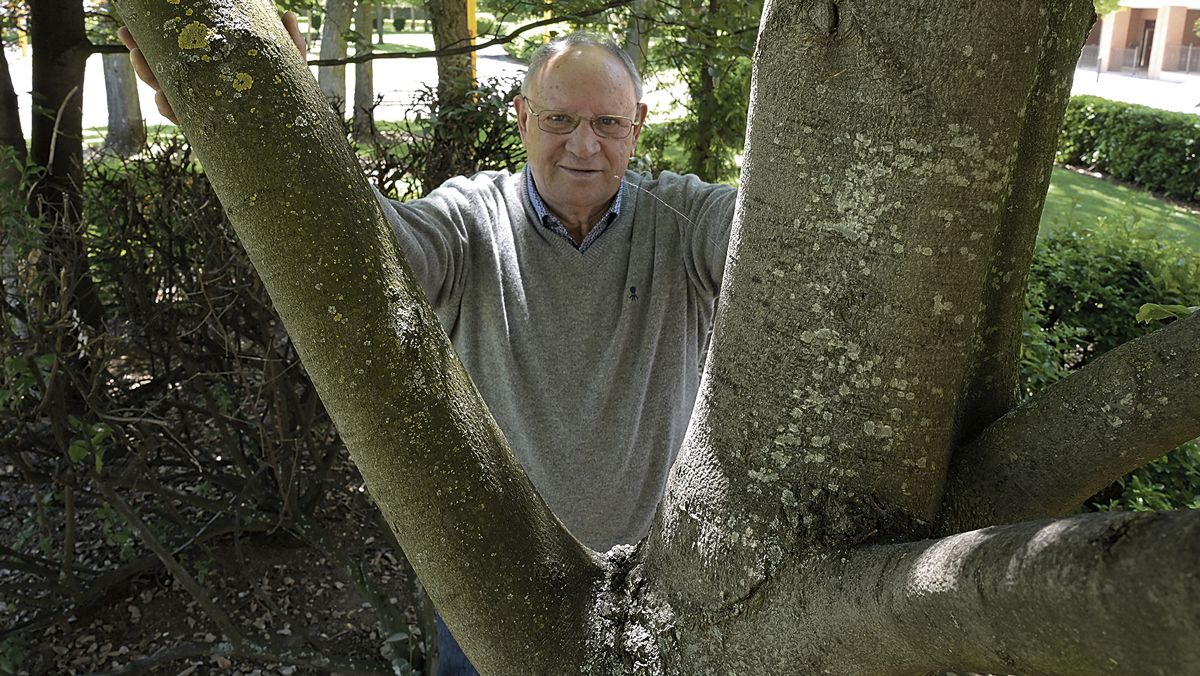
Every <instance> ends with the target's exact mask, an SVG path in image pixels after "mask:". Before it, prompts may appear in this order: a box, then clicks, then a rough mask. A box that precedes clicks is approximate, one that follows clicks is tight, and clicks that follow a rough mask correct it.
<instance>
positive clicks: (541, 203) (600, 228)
mask: <svg viewBox="0 0 1200 676" xmlns="http://www.w3.org/2000/svg"><path fill="white" fill-rule="evenodd" d="M525 192H526V194H527V195H528V196H529V203H530V205H532V206H533V213H534V214H536V215H537V219H538V223H539V224H540V225H541V226H542V227H544V228H547V229H548V230H550V231H552V232H555V233H557V234H558V235H560V236H561V237H564V238H566V240H567V241H568V242H570V243H571V246H575V240H574V239H573V238H572V237H571V233H570V232H568V231H567V228H566V226H565V225H563V222H562V221H561V220H560V219H559V218H558V217H557V216H555V215H554V212H552V211H550V207H548V206H546V202H545V200H543V199H542V195H541V193H539V192H538V189H537V185H535V184H534V181H533V172H532V171H530V170H529V166H528V165H526V166H525ZM624 195H625V182H624V181H621V187H619V188H618V189H617V194H616V196H615V197H613V200H612V203H611V204H609V205H608V211H605V212H604V214H603V215H601V216H600V219H599V220H598V221H596V223H595V225H593V226H592V229H591V230H589V231H588V234H587V236H586V237H584V238H583V241H582V242H580V243H579V246H577V247H576V248H577V249H579V253H583V252H584V251H587V248H588V247H589V246H591V245H592V243H593V242H595V241H596V240H597V239H598V238H599V237H600V235H601V234H603V233H604V231H605V230H607V229H608V226H609V225H611V224H612V222H613V221H615V220H617V217H618V216H620V215H621V198H622V197H623V196H624Z"/></svg>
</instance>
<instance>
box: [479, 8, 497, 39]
mask: <svg viewBox="0 0 1200 676" xmlns="http://www.w3.org/2000/svg"><path fill="white" fill-rule="evenodd" d="M499 27H500V24H498V23H497V22H496V17H494V16H492V15H491V14H488V13H486V12H479V13H477V14H476V15H475V34H476V35H485V36H486V35H496V34H497V33H496V29H498V28H499Z"/></svg>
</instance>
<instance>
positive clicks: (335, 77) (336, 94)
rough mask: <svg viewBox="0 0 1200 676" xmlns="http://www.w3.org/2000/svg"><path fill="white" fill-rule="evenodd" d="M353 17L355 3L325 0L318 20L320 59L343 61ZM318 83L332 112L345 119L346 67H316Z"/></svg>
mask: <svg viewBox="0 0 1200 676" xmlns="http://www.w3.org/2000/svg"><path fill="white" fill-rule="evenodd" d="M353 16H354V0H325V14H324V16H323V17H322V19H321V51H320V57H321V59H322V60H325V59H344V58H346V40H347V39H348V37H349V35H350V20H351V18H352V17H353ZM317 81H318V82H319V83H320V84H321V91H322V92H323V93H324V94H325V98H326V100H328V101H329V104H330V105H331V106H333V109H334V110H336V111H337V112H338V114H339V115H340V116H342V117H345V116H346V66H345V64H341V65H336V66H318V67H317Z"/></svg>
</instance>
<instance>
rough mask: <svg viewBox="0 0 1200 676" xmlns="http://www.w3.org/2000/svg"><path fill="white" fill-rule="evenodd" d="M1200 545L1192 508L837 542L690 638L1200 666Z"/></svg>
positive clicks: (727, 646)
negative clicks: (840, 545)
mask: <svg viewBox="0 0 1200 676" xmlns="http://www.w3.org/2000/svg"><path fill="white" fill-rule="evenodd" d="M1198 557H1200V512H1192V511H1184V512H1165V513H1137V514H1131V513H1106V514H1090V515H1086V516H1081V517H1073V518H1070V519H1062V520H1055V521H1038V522H1030V523H1024V524H1017V525H1010V526H1000V527H995V528H988V529H985V530H978V531H972V532H969V533H962V534H959V535H954V536H951V537H947V538H944V539H941V540H925V541H921V542H914V543H907V544H897V545H880V546H872V547H866V548H863V549H860V550H857V551H849V552H831V553H828V554H823V555H816V556H812V557H808V558H804V559H799V560H797V561H795V562H793V563H789V564H788V565H787V566H786V567H785V568H783V569H782V570H780V571H779V573H778V574H777V575H776V576H775V577H774V578H773V579H771V580H770V581H768V582H767V583H766V584H765V585H764V586H763V587H762V588H761V589H760V590H759V592H758V593H757V594H756V595H755V596H754V597H751V598H750V599H748V600H746V601H744V602H742V603H740V604H736V605H733V606H731V607H730V610H729V613H728V614H727V615H726V616H725V617H718V618H712V617H705V618H703V620H704V622H703V623H697V624H696V625H695V626H689V625H688V624H687V621H688V619H689V618H681V622H680V627H679V629H678V632H679V635H678V639H677V640H678V642H679V643H680V644H683V645H689V644H692V645H694V644H695V642H697V641H718V642H719V643H718V645H716V646H714V647H712V649H711V653H713V654H717V655H720V656H721V659H722V660H724V661H723V662H722V667H721V669H722V670H723V671H722V673H762V674H767V673H777V674H783V673H796V665H803V669H802V671H803V673H811V674H846V675H858V674H873V675H876V676H889V675H895V676H899V675H901V674H904V675H909V674H917V673H930V672H935V671H936V672H941V671H943V670H947V669H949V670H953V671H955V672H963V671H967V672H978V673H984V674H1055V675H1056V676H1072V675H1078V676H1092V675H1093V674H1129V675H1131V676H1132V675H1141V674H1192V673H1200V642H1197V641H1196V640H1195V639H1196V636H1197V635H1198V634H1200V606H1197V604H1196V599H1197V598H1198V597H1200V574H1198V573H1197V572H1196V570H1195V562H1196V561H1197V560H1200V558H1198ZM693 619H696V618H693ZM692 631H696V633H695V634H693V633H692ZM866 646H869V648H866ZM689 669H690V670H691V673H715V671H716V669H709V668H706V665H705V664H698V665H697V664H690V665H689Z"/></svg>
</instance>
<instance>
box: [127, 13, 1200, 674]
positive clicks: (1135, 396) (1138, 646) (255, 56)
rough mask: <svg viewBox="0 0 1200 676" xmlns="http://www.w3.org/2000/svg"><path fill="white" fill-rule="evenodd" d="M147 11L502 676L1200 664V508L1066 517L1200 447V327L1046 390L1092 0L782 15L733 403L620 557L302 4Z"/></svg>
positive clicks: (410, 517)
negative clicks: (565, 485)
mask: <svg viewBox="0 0 1200 676" xmlns="http://www.w3.org/2000/svg"><path fill="white" fill-rule="evenodd" d="M116 4H117V6H118V8H119V10H120V11H121V12H122V14H123V15H124V16H125V18H126V20H127V21H128V23H129V25H130V28H131V29H132V30H133V33H134V35H135V37H136V38H137V40H138V41H139V43H140V44H141V45H142V46H143V48H144V50H145V53H146V55H147V57H148V59H149V60H150V62H151V63H152V64H153V65H154V67H155V69H156V71H157V73H158V77H159V79H160V81H161V82H162V83H163V84H164V87H165V90H166V92H167V95H168V97H169V98H170V100H171V102H172V104H173V105H174V107H175V110H176V111H177V113H178V114H179V116H180V119H181V123H182V126H183V128H184V130H185V131H186V132H187V134H188V136H189V138H190V139H191V141H192V143H193V144H194V147H195V150H196V152H197V154H198V155H200V157H201V159H202V161H203V163H204V166H205V168H206V170H207V172H208V173H209V176H210V179H211V180H212V182H213V184H214V186H215V187H216V189H217V191H218V193H219V194H220V196H221V199H222V202H223V203H224V205H225V207H226V209H227V211H228V213H229V216H230V219H231V221H232V222H233V224H234V226H235V229H236V230H237V232H238V235H239V237H240V238H241V239H242V241H243V243H244V244H245V246H246V248H247V250H248V252H249V254H250V256H251V257H252V259H253V260H254V262H255V265H256V267H257V269H258V270H259V272H260V273H261V276H262V278H263V280H264V282H265V284H266V285H267V287H268V289H269V290H270V292H271V295H272V298H273V301H274V303H275V304H276V307H277V308H278V310H279V312H280V315H281V316H282V318H283V320H284V322H285V324H286V325H287V327H288V330H289V332H290V334H291V336H292V338H293V340H294V341H295V343H296V345H297V346H298V349H299V350H300V352H301V355H302V357H303V359H304V362H305V364H306V366H307V368H308V370H309V373H310V374H311V376H312V378H313V380H314V382H316V384H317V387H318V389H319V391H320V392H321V396H322V399H323V400H324V402H325V404H326V406H327V408H328V410H329V412H330V414H331V415H332V417H333V419H334V420H335V421H336V423H337V425H338V427H339V429H340V431H341V433H342V435H343V438H344V439H345V442H346V445H347V447H348V449H349V450H350V453H351V455H352V457H353V459H354V461H355V463H356V464H357V466H358V467H359V469H360V471H361V472H362V475H363V477H364V479H365V480H366V483H367V485H368V487H369V488H370V490H371V493H372V495H373V497H374V499H375V500H376V502H377V503H378V504H379V506H380V508H381V510H382V511H383V513H384V515H385V517H386V518H387V520H388V523H389V525H390V526H391V528H392V529H393V530H394V531H395V533H396V535H397V538H398V540H399V541H400V542H401V543H402V544H403V546H404V548H405V550H406V552H407V553H408V554H409V556H410V558H411V560H412V563H413V565H414V567H415V568H416V570H417V572H418V574H419V575H420V576H421V579H422V580H423V581H424V583H425V585H426V587H427V588H428V589H429V591H430V594H431V595H432V596H433V598H434V600H435V602H436V603H437V604H438V606H439V609H440V610H441V612H442V613H443V615H444V617H445V619H446V621H447V623H448V624H449V625H450V626H451V628H452V629H453V630H454V632H455V634H456V635H457V636H459V637H460V639H461V641H462V644H463V646H464V648H465V649H466V651H467V653H468V655H469V656H470V657H471V659H472V661H473V662H474V663H475V664H476V665H477V666H478V667H479V668H480V669H481V670H482V671H483V672H484V673H561V672H562V671H564V670H566V669H570V670H575V669H580V670H582V671H583V672H585V673H617V672H642V673H847V674H864V673H870V674H910V673H926V672H930V671H934V670H937V669H946V668H956V669H963V670H975V671H992V672H997V673H1014V672H1016V673H1055V674H1070V673H1078V674H1094V673H1129V674H1135V673H1136V674H1142V673H1191V672H1194V671H1197V670H1200V644H1197V642H1196V641H1195V636H1196V634H1197V630H1198V629H1200V610H1198V609H1197V608H1198V605H1197V603H1196V601H1197V599H1198V598H1200V578H1198V576H1197V574H1196V573H1195V571H1194V564H1195V561H1196V560H1197V556H1198V555H1200V518H1198V515H1197V514H1196V513H1193V512H1182V513H1148V514H1117V513H1109V514H1099V515H1088V516H1080V517H1072V518H1061V515H1063V514H1065V513H1067V512H1069V511H1070V510H1071V509H1072V508H1074V507H1075V506H1077V505H1078V504H1079V503H1080V502H1081V501H1082V500H1084V499H1085V498H1086V497H1087V496H1089V495H1090V494H1092V493H1094V492H1095V491H1096V490H1097V489H1099V488H1101V487H1103V486H1105V485H1107V484H1108V483H1109V482H1110V481H1111V480H1113V479H1114V478H1116V477H1117V476H1119V475H1120V474H1122V473H1123V472H1125V471H1127V470H1128V469H1130V468H1132V467H1134V466H1137V465H1139V464H1141V463H1143V462H1145V461H1147V460H1149V459H1150V458H1153V457H1156V456H1157V455H1161V454H1162V453H1163V452H1165V451H1166V450H1167V449H1169V448H1171V447H1172V446H1174V445H1176V444H1178V443H1180V442H1182V441H1184V440H1187V439H1190V438H1192V437H1195V436H1196V435H1197V434H1198V433H1200V387H1198V386H1197V385H1196V382H1197V378H1200V355H1198V354H1197V351H1196V350H1195V349H1193V348H1194V345H1195V344H1196V341H1197V338H1198V335H1200V316H1195V315H1193V316H1192V317H1190V318H1186V319H1181V320H1179V321H1176V322H1175V323H1173V324H1171V325H1169V326H1167V327H1166V328H1163V329H1160V330H1159V331H1157V332H1155V333H1153V334H1151V335H1149V336H1147V337H1145V338H1142V339H1139V340H1137V341H1135V342H1133V343H1130V344H1127V345H1125V346H1123V347H1121V348H1118V349H1116V350H1113V351H1112V352H1111V353H1109V354H1108V355H1106V356H1105V357H1103V358H1101V359H1098V360H1096V361H1095V362H1094V363H1092V364H1090V365H1089V366H1087V367H1085V368H1083V369H1081V370H1079V371H1078V372H1077V373H1075V374H1073V375H1072V376H1070V377H1068V378H1067V379H1065V380H1063V381H1061V382H1060V383H1058V384H1056V385H1054V386H1052V387H1050V388H1048V389H1046V390H1044V391H1043V392H1041V393H1039V394H1038V395H1036V396H1034V397H1033V398H1031V399H1030V400H1028V401H1027V402H1025V403H1024V404H1022V405H1020V406H1019V407H1015V402H1016V390H1017V365H1016V355H1017V345H1018V339H1019V332H1020V327H1021V323H1020V317H1021V312H1022V295H1023V290H1024V285H1025V275H1026V269H1027V267H1028V263H1029V259H1030V256H1031V252H1032V249H1033V243H1034V237H1035V234H1036V230H1037V224H1038V216H1039V214H1040V211H1041V207H1042V200H1043V198H1044V196H1045V193H1046V188H1047V184H1048V181H1049V174H1050V160H1051V157H1052V154H1053V148H1054V141H1055V136H1056V133H1057V130H1058V125H1059V121H1060V118H1061V115H1062V111H1063V108H1064V106H1065V103H1066V100H1067V97H1068V94H1069V89H1070V82H1069V78H1070V74H1071V72H1072V70H1073V69H1072V65H1073V63H1074V61H1075V59H1076V58H1077V56H1078V53H1079V49H1080V46H1081V44H1082V41H1083V38H1084V36H1085V34H1086V32H1087V30H1088V28H1089V27H1090V25H1091V22H1092V20H1093V18H1094V14H1093V9H1092V5H1091V3H1090V2H1088V1H1087V0H1038V1H1037V2H1034V1H1032V0H1015V1H1014V2H1005V3H996V2H972V3H951V2H939V1H936V0H902V1H900V2H895V3H886V4H880V3H867V2H856V1H850V0H843V1H841V2H830V1H828V0H774V1H772V2H768V3H767V5H766V7H765V8H764V11H763V19H762V24H761V29H760V37H759V43H758V47H757V50H756V55H755V73H754V90H753V98H752V103H751V109H750V123H749V135H748V140H747V154H746V162H745V166H744V170H743V174H742V178H741V193H740V198H739V200H740V201H739V206H738V209H737V214H736V217H735V218H736V222H735V225H734V235H733V241H732V242H731V251H730V257H729V265H728V268H727V272H726V277H725V280H724V285H723V289H722V294H721V299H720V305H719V311H718V315H717V320H716V326H715V329H714V334H713V339H712V347H711V350H710V353H709V358H708V364H707V366H706V370H705V374H704V379H703V382H702V385H701V393H700V397H699V400H698V402H697V406H696V411H695V414H694V416H693V419H692V422H691V426H690V429H689V433H688V436H687V439H686V441H685V443H684V446H683V448H682V449H681V451H680V455H679V458H678V460H677V462H676V464H675V467H674V469H673V471H672V474H671V477H670V480H669V484H668V486H667V491H666V495H665V497H664V498H663V501H662V503H661V505H660V507H659V511H658V514H657V516H656V519H655V522H654V524H653V526H652V527H651V531H650V533H649V535H648V536H647V537H646V538H645V539H644V540H643V541H641V542H640V543H638V544H637V545H635V546H622V547H617V548H614V549H613V550H611V551H609V552H593V551H591V550H588V549H586V548H584V547H583V546H581V545H580V544H579V543H578V542H577V541H576V540H575V539H574V538H573V537H572V536H571V535H570V533H568V532H566V530H565V529H564V528H563V527H562V526H561V524H559V522H558V521H557V520H556V519H555V518H554V517H553V515H551V514H550V512H549V511H548V510H547V508H546V507H545V505H544V504H543V503H542V501H541V500H540V499H539V497H538V496H537V494H536V491H535V490H534V489H533V487H532V485H531V484H530V482H529V481H528V479H527V478H526V477H525V475H524V474H523V473H522V472H521V470H520V468H519V467H518V466H517V464H516V461H515V460H514V459H513V456H512V454H511V452H510V451H509V449H508V448H507V446H506V442H505V441H504V439H503V438H502V435H501V434H500V433H499V431H498V430H497V428H496V425H495V423H494V422H493V421H492V420H491V418H490V417H489V415H488V413H487V410H486V408H485V406H484V405H483V403H482V402H481V401H480V400H479V398H478V395H477V394H476V392H475V390H474V388H473V387H472V386H471V383H470V381H469V379H468V378H467V376H466V374H465V373H464V371H463V369H462V368H461V366H460V364H459V363H458V361H457V359H456V358H455V357H454V355H453V353H452V351H451V349H450V347H449V343H448V341H447V340H446V338H445V336H444V334H443V333H442V331H441V328H440V326H439V325H438V323H437V320H436V318H435V316H434V314H433V312H432V310H431V309H430V308H429V306H428V305H427V304H426V302H425V300H424V298H423V296H422V294H421V292H420V291H419V290H418V287H417V286H416V284H415V283H414V281H413V279H412V276H411V274H410V273H409V272H408V270H407V268H406V266H405V264H404V263H403V261H402V260H401V259H400V256H399V255H398V253H397V252H396V248H395V246H394V244H393V243H392V240H391V234H390V231H389V229H388V226H387V224H386V222H385V220H384V219H383V217H382V215H381V214H380V213H379V211H378V207H377V206H376V203H375V200H374V199H373V196H372V194H371V192H370V190H369V189H368V188H367V186H366V183H365V181H364V180H363V178H362V177H361V175H360V174H359V170H358V169H357V165H356V164H355V161H354V158H353V156H352V154H351V153H350V151H349V149H348V148H347V146H346V143H345V140H344V138H343V136H342V134H341V130H340V127H339V125H338V121H337V120H336V119H334V118H333V117H332V116H331V115H330V114H329V111H328V107H327V106H326V105H325V104H324V102H323V101H322V99H321V97H320V94H319V91H318V90H317V88H316V85H315V84H314V83H312V82H311V78H310V77H309V76H308V74H307V72H306V70H305V68H304V66H303V63H302V62H301V60H300V59H299V57H298V56H297V55H296V53H295V52H294V50H293V49H292V47H291V43H290V40H289V39H288V38H287V36H286V35H285V33H284V32H283V30H282V29H281V28H280V26H279V22H278V18H277V16H276V15H275V13H274V8H273V7H272V6H271V5H270V4H269V3H266V2H254V3H246V4H244V5H243V4H241V3H239V4H238V5H237V6H236V7H234V6H233V5H231V4H228V3H219V2H208V1H206V0H190V1H189V0H183V2H182V3H181V4H180V5H173V4H169V3H163V2H158V1H153V0H118V1H117V3H116ZM185 6H186V7H187V8H188V9H191V10H193V13H192V15H191V17H190V18H189V19H188V20H185V21H180V22H178V23H177V24H174V26H175V27H174V29H173V30H171V31H162V30H161V27H162V26H163V25H164V22H168V21H170V20H172V18H173V17H174V16H175V15H176V14H177V13H178V12H180V11H181V10H182V9H183V8H184V7H185ZM247 157H252V158H255V160H256V161H255V162H246V161H245V159H246V158H247ZM264 168H270V171H264ZM681 227H686V223H681ZM614 424H619V421H614Z"/></svg>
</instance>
